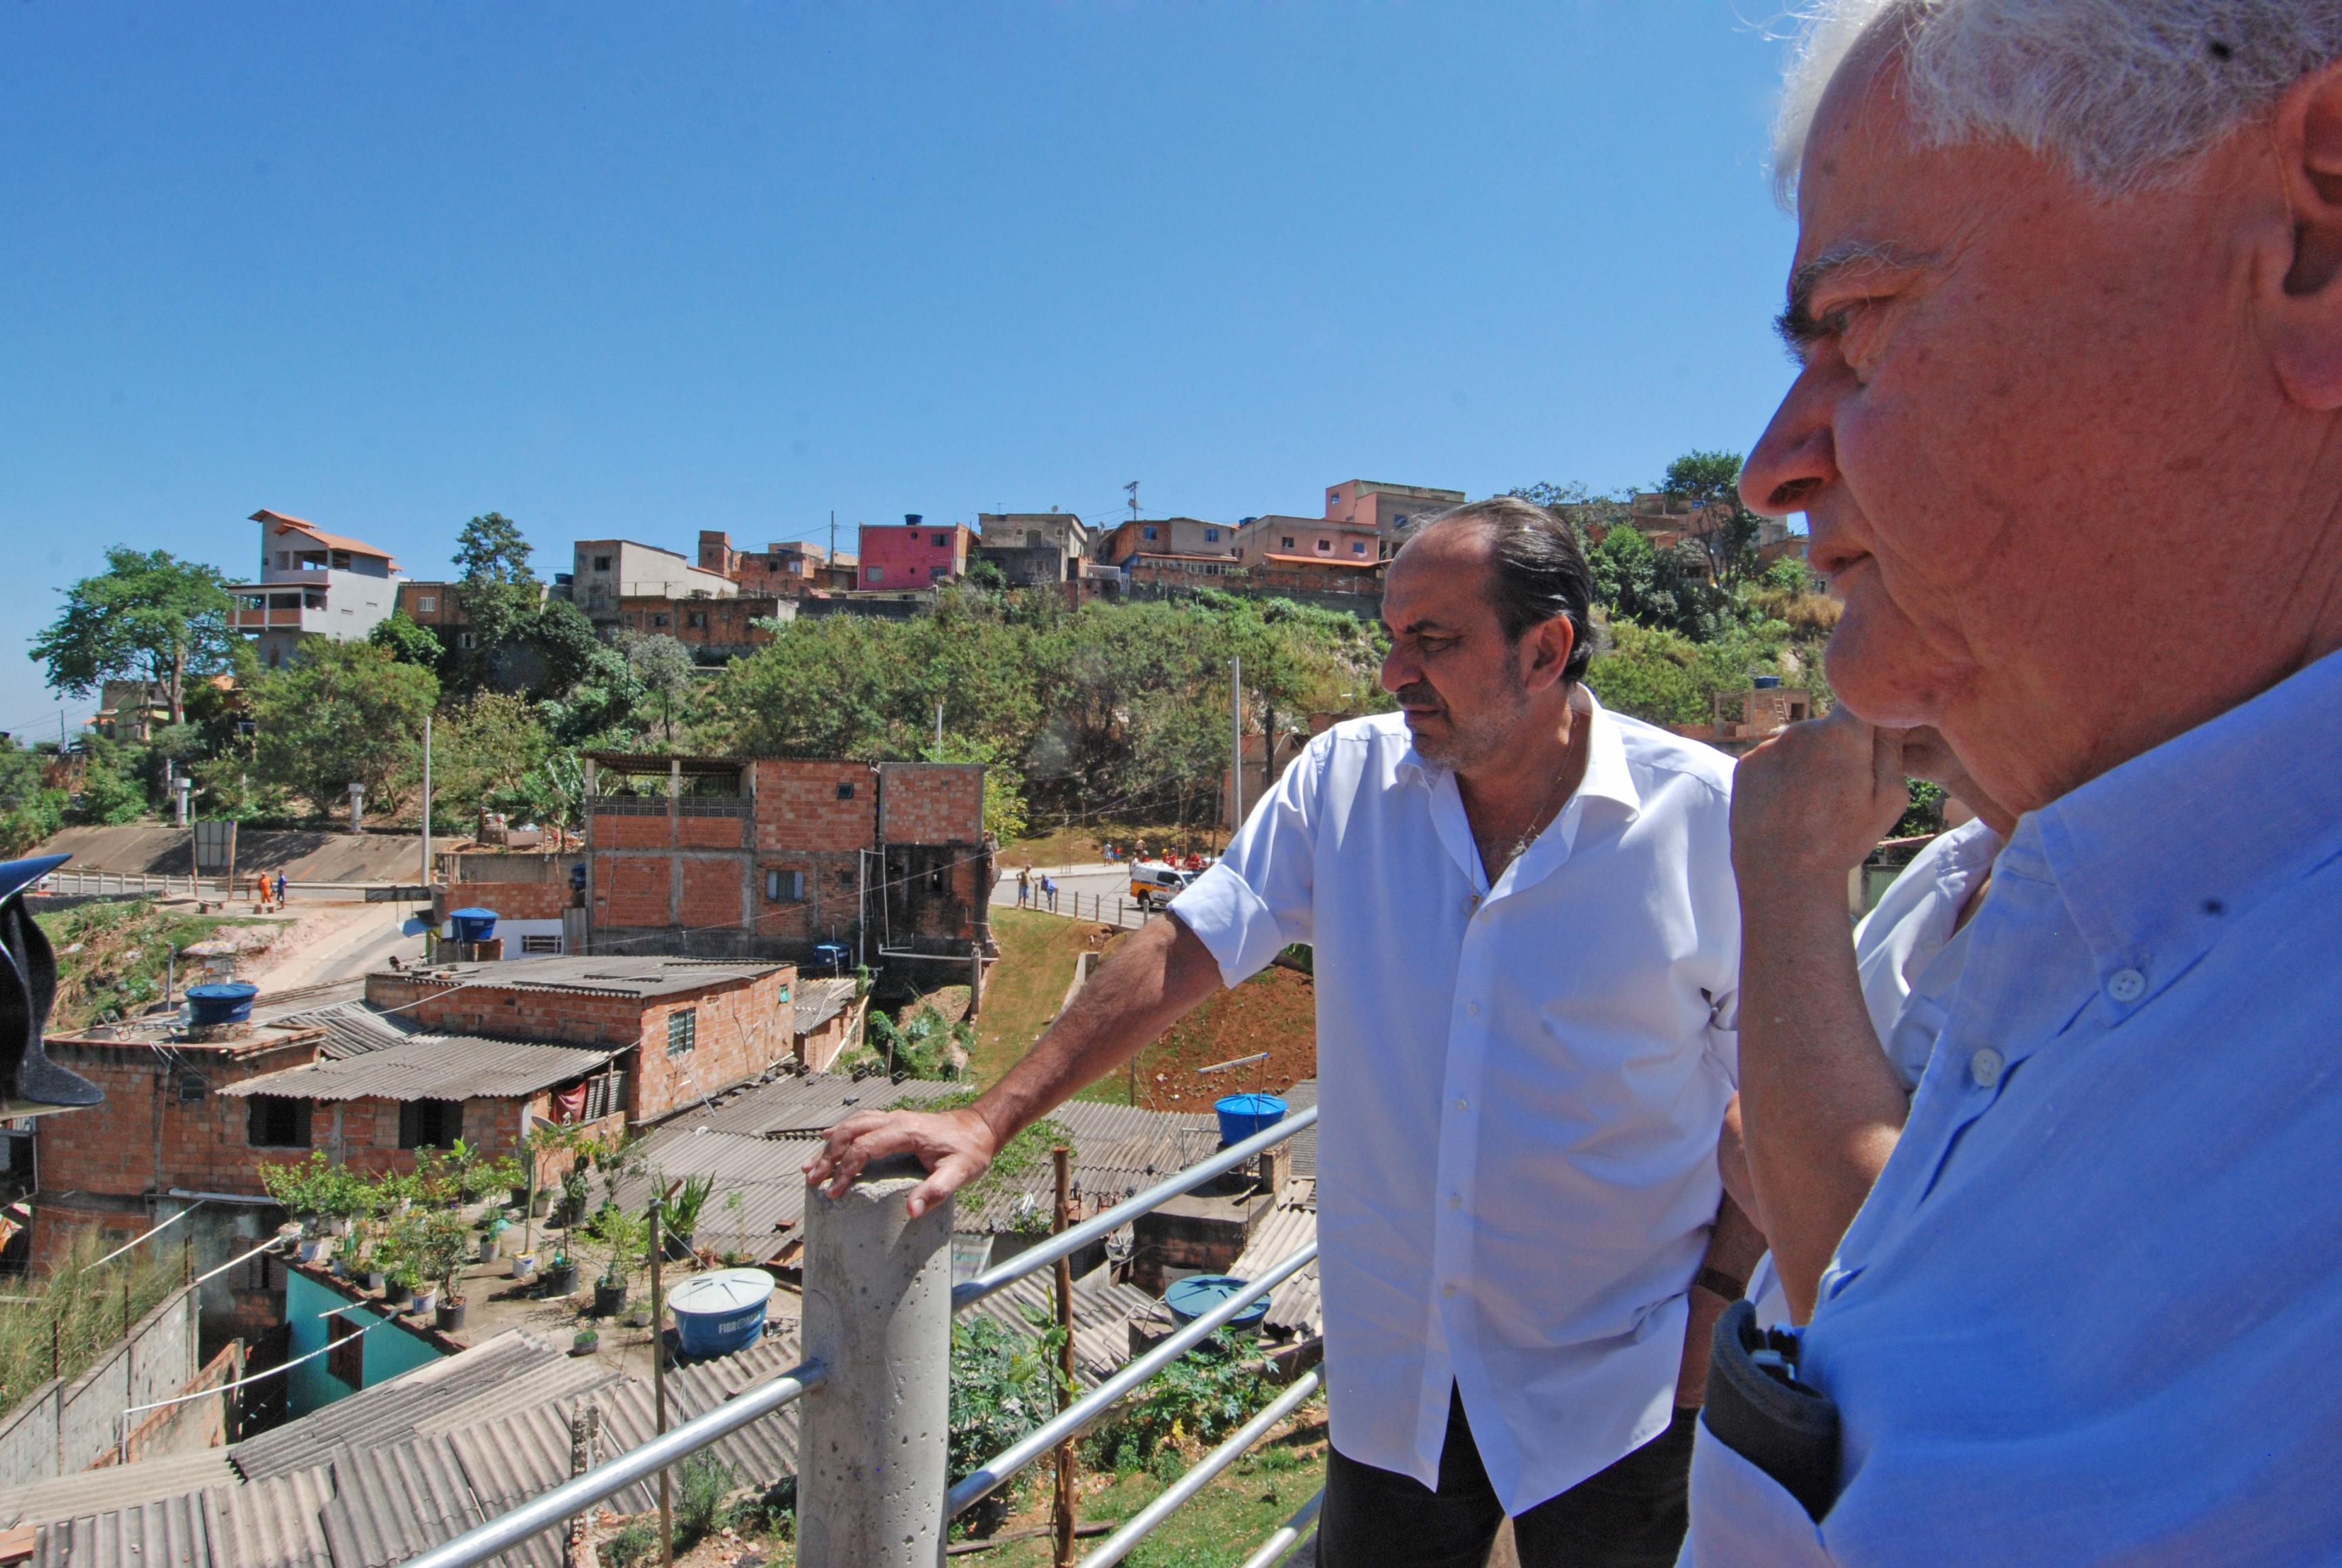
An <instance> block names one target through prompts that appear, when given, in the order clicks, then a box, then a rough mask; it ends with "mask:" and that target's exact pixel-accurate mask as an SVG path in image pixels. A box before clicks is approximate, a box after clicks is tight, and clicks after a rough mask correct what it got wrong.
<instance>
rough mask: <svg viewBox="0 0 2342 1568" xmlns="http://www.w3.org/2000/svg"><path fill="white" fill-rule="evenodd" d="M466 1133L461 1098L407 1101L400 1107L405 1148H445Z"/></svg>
mask: <svg viewBox="0 0 2342 1568" xmlns="http://www.w3.org/2000/svg"><path fill="white" fill-rule="evenodd" d="M463 1135H464V1103H463V1102H462V1101H461V1100H407V1101H404V1102H402V1103H401V1104H400V1105H399V1107H398V1146H399V1147H400V1148H402V1149H444V1148H446V1147H447V1146H448V1145H449V1144H453V1143H454V1142H455V1140H456V1139H458V1138H460V1137H462V1136H463Z"/></svg>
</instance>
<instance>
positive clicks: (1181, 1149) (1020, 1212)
mask: <svg viewBox="0 0 2342 1568" xmlns="http://www.w3.org/2000/svg"><path fill="white" fill-rule="evenodd" d="M1049 1115H1050V1117H1051V1119H1053V1120H1055V1121H1056V1122H1057V1123H1058V1124H1061V1125H1062V1126H1064V1127H1065V1129H1066V1134H1067V1135H1068V1137H1069V1138H1070V1139H1071V1140H1072V1144H1073V1150H1074V1161H1073V1167H1074V1168H1073V1186H1074V1197H1075V1201H1076V1206H1077V1207H1078V1209H1079V1211H1080V1213H1083V1214H1084V1215H1089V1214H1093V1213H1099V1212H1100V1211H1102V1210H1105V1209H1108V1208H1111V1207H1113V1206H1114V1205H1115V1204H1116V1203H1120V1202H1122V1201H1123V1200H1124V1199H1125V1198H1127V1197H1131V1196H1133V1195H1135V1194H1136V1193H1138V1192H1139V1191H1140V1190H1142V1189H1143V1188H1146V1187H1150V1186H1152V1185H1154V1184H1155V1183H1156V1182H1159V1181H1161V1180H1162V1179H1163V1178H1164V1177H1166V1176H1167V1175H1169V1174H1172V1173H1173V1172H1175V1171H1179V1170H1184V1169H1185V1168H1186V1167H1187V1166H1189V1165H1192V1164H1195V1163H1196V1161H1198V1160H1200V1159H1203V1158H1204V1157H1205V1156H1206V1155H1207V1154H1210V1153H1211V1152H1212V1151H1213V1150H1214V1149H1216V1148H1217V1147H1219V1142H1220V1134H1219V1124H1218V1122H1217V1121H1216V1119H1215V1118H1213V1117H1211V1116H1208V1115H1201V1116H1198V1115H1192V1114H1185V1113H1180V1112H1171V1111H1149V1110H1146V1109H1145V1108H1144V1107H1134V1106H1129V1105H1110V1104H1095V1103H1093V1102H1090V1101H1086V1100H1075V1101H1070V1102H1068V1103H1067V1104H1063V1105H1060V1106H1058V1107H1057V1108H1056V1110H1054V1111H1052V1112H1050V1113H1049ZM1055 1207H1056V1172H1055V1170H1054V1169H1053V1168H1052V1167H1051V1165H1050V1164H1048V1163H1047V1162H1046V1161H1036V1163H1035V1164H1032V1165H1030V1166H1028V1167H1027V1168H1026V1170H1025V1171H1024V1172H1022V1173H1021V1174H1018V1175H1016V1176H1015V1177H1011V1178H1006V1179H1001V1178H996V1179H994V1180H993V1181H992V1182H990V1183H986V1192H985V1194H984V1195H983V1196H982V1197H980V1198H978V1199H976V1200H975V1201H973V1202H971V1201H969V1200H968V1199H966V1198H965V1197H963V1198H962V1199H961V1201H960V1203H959V1205H958V1209H957V1213H956V1216H955V1217H954V1219H953V1221H952V1228H953V1229H954V1230H956V1231H961V1232H970V1231H992V1232H1002V1231H1024V1230H1027V1229H1031V1228H1034V1227H1035V1226H1036V1224H1037V1225H1038V1226H1039V1227H1040V1228H1043V1229H1046V1228H1047V1224H1048V1216H1049V1214H1050V1212H1051V1211H1052V1210H1053V1209H1054V1208H1055Z"/></svg>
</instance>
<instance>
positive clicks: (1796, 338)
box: [1773, 240, 1926, 361]
mask: <svg viewBox="0 0 2342 1568" xmlns="http://www.w3.org/2000/svg"><path fill="white" fill-rule="evenodd" d="M1925 259H1926V258H1924V257H1922V256H1918V255H1914V254H1913V253H1911V252H1909V251H1906V250H1902V249H1900V248H1898V247H1897V246H1895V245H1883V244H1880V243H1878V242H1877V241H1875V240H1841V241H1840V242H1838V243H1837V245H1832V246H1830V248H1829V249H1827V250H1826V251H1824V252H1822V254H1821V255H1817V256H1816V257H1814V258H1813V259H1812V260H1811V261H1809V262H1807V263H1805V264H1804V265H1801V266H1799V267H1798V268H1797V271H1795V272H1793V273H1791V274H1790V275H1789V303H1788V305H1787V307H1786V308H1784V309H1783V310H1782V312H1781V314H1780V315H1777V316H1775V317H1774V318H1773V329H1774V330H1775V331H1776V332H1777V333H1779V334H1780V335H1781V341H1782V343H1783V344H1785V345H1787V347H1788V350H1789V355H1790V357H1792V358H1794V359H1797V360H1799V361H1803V360H1804V358H1805V357H1806V353H1807V350H1808V349H1810V348H1811V347H1812V346H1813V345H1814V344H1815V342H1816V341H1817V340H1818V339H1821V338H1824V337H1827V336H1828V335H1829V332H1828V329H1827V328H1826V327H1824V326H1823V325H1822V324H1821V323H1819V322H1817V321H1816V320H1815V319H1814V312H1813V305H1814V295H1815V294H1816V292H1817V291H1818V290H1819V289H1820V287H1821V285H1823V284H1824V283H1826V282H1827V281H1828V280H1829V279H1830V278H1831V277H1832V276H1834V275H1837V274H1838V273H1841V272H1845V271H1847V269H1848V268H1851V267H1857V266H1880V267H1897V268H1900V267H1912V266H1917V265H1921V264H1922V262H1924V260H1925Z"/></svg>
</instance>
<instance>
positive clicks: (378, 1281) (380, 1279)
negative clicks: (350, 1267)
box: [358, 1269, 390, 1295]
mask: <svg viewBox="0 0 2342 1568" xmlns="http://www.w3.org/2000/svg"><path fill="white" fill-rule="evenodd" d="M358 1283H360V1284H363V1285H364V1286H365V1288H366V1289H368V1290H370V1291H373V1292H374V1293H376V1294H377V1295H379V1294H381V1293H383V1292H384V1291H385V1290H386V1289H387V1288H388V1286H389V1283H390V1282H389V1281H388V1279H386V1278H385V1276H384V1274H383V1272H382V1271H381V1270H380V1269H368V1270H366V1271H365V1273H362V1274H360V1275H359V1276H358Z"/></svg>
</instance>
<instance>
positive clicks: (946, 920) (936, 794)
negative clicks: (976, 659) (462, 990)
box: [586, 752, 993, 960]
mask: <svg viewBox="0 0 2342 1568" xmlns="http://www.w3.org/2000/svg"><path fill="white" fill-rule="evenodd" d="M586 853H587V895H586V908H587V936H586V941H587V944H588V949H589V951H592V950H599V949H603V948H607V949H608V950H610V951H613V952H623V953H644V952H654V951H656V952H676V953H693V954H706V955H710V956H716V955H726V956H738V957H765V958H784V957H786V958H796V959H800V960H805V959H810V958H812V957H813V956H814V955H815V949H816V946H817V945H819V944H826V943H832V942H836V943H841V944H847V945H856V944H861V946H862V948H863V951H864V952H865V953H866V954H870V955H872V956H874V957H875V956H876V955H879V954H883V955H885V956H888V957H935V958H954V959H961V960H965V959H966V958H967V957H968V955H969V953H970V950H971V946H973V947H974V948H975V949H976V950H978V951H982V952H984V953H986V954H989V953H990V951H991V944H992V935H991V926H990V922H989V920H988V918H987V904H988V901H989V899H990V897H991V893H992V875H993V867H992V849H991V846H990V844H987V843H986V839H985V836H984V770H983V768H982V767H980V766H978V765H976V764H961V763H887V764H879V765H875V766H874V765H873V764H868V763H859V762H843V761H831V760H825V759H817V758H779V757H762V758H749V757H664V756H642V755H633V754H624V753H611V752H600V753H589V754H586Z"/></svg>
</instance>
